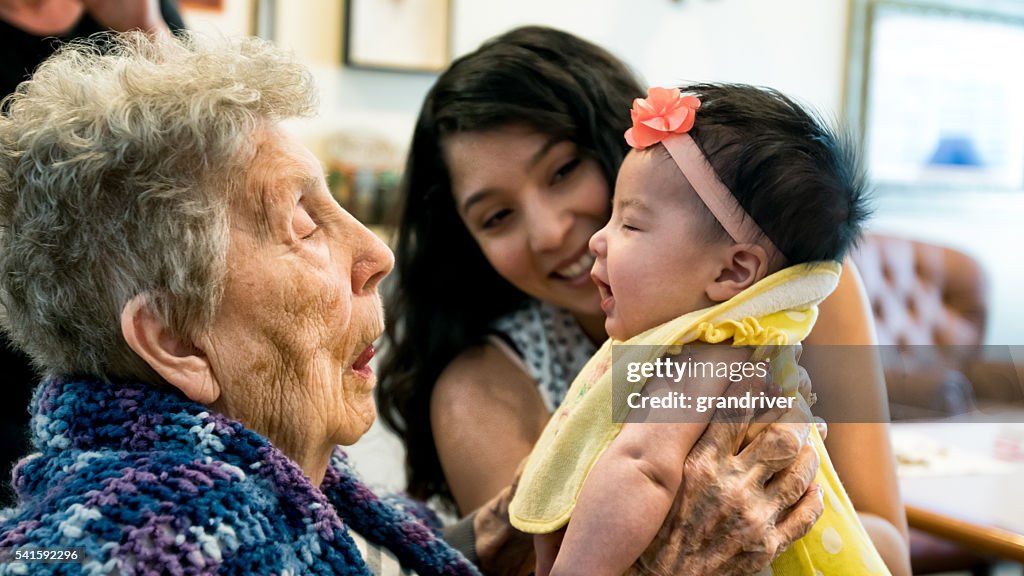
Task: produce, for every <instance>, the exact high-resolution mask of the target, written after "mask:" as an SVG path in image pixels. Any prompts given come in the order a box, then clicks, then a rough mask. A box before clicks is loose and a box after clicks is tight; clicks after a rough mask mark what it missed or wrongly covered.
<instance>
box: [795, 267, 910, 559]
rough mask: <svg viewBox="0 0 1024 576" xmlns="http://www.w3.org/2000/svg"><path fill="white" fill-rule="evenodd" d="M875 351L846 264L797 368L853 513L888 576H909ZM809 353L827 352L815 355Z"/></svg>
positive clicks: (862, 300)
mask: <svg viewBox="0 0 1024 576" xmlns="http://www.w3.org/2000/svg"><path fill="white" fill-rule="evenodd" d="M875 343H876V341H875V332H874V322H873V319H872V315H871V308H870V306H869V305H868V299H867V295H866V293H865V292H864V287H863V285H862V284H861V280H860V274H859V273H858V272H857V268H856V266H854V264H853V262H851V261H850V260H849V259H847V260H846V261H845V262H844V263H843V275H842V277H841V278H840V281H839V286H838V288H837V289H836V291H835V292H834V293H833V294H832V295H831V296H829V297H828V299H827V300H825V302H823V303H822V305H821V308H820V315H819V317H818V322H817V324H816V325H815V327H814V331H813V332H812V333H811V335H810V336H809V337H808V338H807V340H806V341H805V342H804V356H803V357H802V358H801V363H802V364H803V365H804V367H805V368H806V369H807V371H808V373H809V374H810V377H811V381H812V382H813V383H814V389H815V393H816V394H817V396H818V399H819V405H817V406H815V407H814V408H813V410H814V412H815V415H817V416H821V417H822V418H824V420H825V421H826V422H828V427H829V428H828V430H829V431H828V438H827V440H826V441H825V444H826V446H827V447H828V453H829V456H830V457H831V458H832V463H833V464H834V465H835V467H836V471H837V472H838V473H839V477H840V478H841V479H842V481H843V485H844V486H845V487H846V491H847V493H848V494H849V496H850V499H851V500H852V501H853V505H854V507H855V508H856V509H857V511H858V512H859V513H861V516H862V520H863V521H864V525H865V528H866V529H867V530H868V533H869V535H870V536H871V538H872V540H873V541H874V542H875V546H876V547H877V548H878V550H879V552H881V553H882V556H883V558H884V559H885V561H886V563H887V564H888V565H889V568H890V570H891V571H892V572H893V574H895V575H898V574H909V573H910V565H909V556H908V552H907V550H908V541H909V536H908V533H907V517H906V514H905V512H904V510H903V502H902V499H901V498H900V494H899V487H898V484H897V479H896V465H895V460H894V458H893V453H892V445H891V442H890V439H889V426H888V424H887V423H886V422H887V421H888V401H887V396H886V389H885V378H884V376H883V374H882V369H881V363H880V360H879V358H878V355H877V351H876V350H875V349H874V348H873V346H874V345H875ZM815 346H830V347H831V348H829V349H827V351H825V352H816V351H815V350H814V348H815ZM839 346H842V348H838V347H839ZM818 354H821V355H820V356H818ZM815 358H820V359H821V360H822V361H821V362H820V364H819V363H817V362H815V361H814V359H815ZM830 399H831V400H832V401H830Z"/></svg>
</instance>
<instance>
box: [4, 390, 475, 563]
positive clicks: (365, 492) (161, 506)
mask: <svg viewBox="0 0 1024 576" xmlns="http://www.w3.org/2000/svg"><path fill="white" fill-rule="evenodd" d="M33 413H34V416H33V418H32V436H33V443H34V445H35V448H36V450H38V451H39V453H38V454H33V455H31V456H29V457H28V458H26V459H24V460H22V461H21V462H20V463H19V464H18V466H17V468H16V469H15V472H14V486H15V489H16V491H17V494H18V502H19V503H18V506H17V507H16V508H14V509H10V510H7V511H4V512H3V513H0V548H2V547H21V546H38V547H51V548H52V547H58V546H60V547H78V548H82V549H84V552H85V556H86V557H87V560H86V561H85V563H84V564H79V565H71V566H69V565H67V564H32V565H31V566H29V568H30V570H31V571H32V573H38V572H48V571H60V570H66V569H68V568H72V569H73V571H74V572H78V570H79V569H80V570H81V572H82V573H92V574H95V573H100V574H102V573H109V572H119V573H121V574H182V575H185V574H211V573H217V574H290V575H297V574H318V575H319V574H353V575H355V574H359V575H368V574H370V572H369V569H368V568H367V566H366V564H365V563H364V562H363V559H362V557H361V556H360V554H359V552H358V550H357V549H356V545H355V543H354V542H353V540H352V538H350V537H349V535H348V532H347V529H348V527H351V528H352V529H353V530H355V531H356V532H358V533H359V534H361V535H362V536H363V537H364V538H366V539H367V540H368V541H369V542H371V543H372V544H373V545H377V546H381V547H384V548H387V549H388V550H390V551H391V552H392V553H394V554H395V556H396V557H397V558H398V560H399V561H400V562H401V563H402V565H403V566H405V567H408V568H412V569H414V570H415V571H417V572H418V573H419V574H422V575H427V574H444V575H457V574H477V571H476V569H475V568H474V567H473V566H472V565H471V564H470V563H469V562H468V561H466V559H465V558H464V557H463V556H462V555H461V554H459V553H458V552H457V551H455V550H454V549H452V548H450V547H449V546H448V545H447V544H445V543H444V541H443V540H441V539H440V537H439V535H438V533H437V532H436V531H435V530H436V528H437V527H438V526H437V523H436V518H435V517H432V516H431V515H430V514H429V513H427V512H425V509H423V508H420V507H418V506H416V505H414V504H413V503H412V502H411V501H408V500H402V499H400V498H395V499H387V498H385V499H381V498H379V497H377V496H376V495H375V494H373V493H372V492H371V491H370V490H369V489H368V488H367V487H366V486H365V485H364V484H362V483H361V482H360V481H359V479H358V478H357V477H356V475H355V474H354V473H353V471H352V470H351V468H350V467H349V465H348V463H347V462H346V460H345V455H344V453H343V452H342V451H341V450H340V449H336V450H335V452H334V454H333V455H332V458H331V461H330V466H329V468H328V470H327V473H326V476H325V477H324V480H323V483H322V484H321V486H320V487H319V488H317V487H316V486H314V485H313V484H312V483H311V482H310V481H309V479H308V478H307V477H306V476H305V475H304V474H303V472H302V470H301V469H300V468H299V467H298V465H297V464H295V463H294V462H293V461H291V460H290V459H288V458H287V457H286V456H285V455H284V454H283V453H282V452H281V451H280V450H278V449H277V448H275V447H274V446H272V445H271V444H270V442H269V441H268V440H267V439H266V438H264V437H262V436H260V435H258V434H256V433H255V432H252V431H251V430H248V429H246V428H245V427H244V426H242V424H241V423H239V422H237V421H234V420H231V419H229V418H227V417H225V416H222V415H220V414H216V413H212V412H210V411H209V410H208V409H207V408H205V407H204V406H202V405H200V404H196V403H194V402H191V401H189V400H188V399H187V398H185V397H184V396H182V395H180V394H179V393H176V392H171V391H166V390H159V389H156V388H154V387H152V386H148V385H145V384H140V383H106V382H98V381H91V380H86V379H80V378H52V379H49V380H46V381H44V382H43V384H42V385H41V386H40V387H39V389H38V390H37V391H36V394H35V398H34V400H33ZM15 567H16V563H14V564H0V572H5V571H7V570H8V569H10V570H11V571H12V573H13V572H14V571H15V570H14V568H15ZM61 573H64V572H61Z"/></svg>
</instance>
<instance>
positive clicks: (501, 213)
mask: <svg viewBox="0 0 1024 576" xmlns="http://www.w3.org/2000/svg"><path fill="white" fill-rule="evenodd" d="M510 214H512V211H511V210H509V209H508V208H504V209H502V210H498V211H497V212H495V213H494V214H492V215H490V216H488V217H487V219H486V220H484V222H483V224H481V225H480V227H481V228H483V229H484V230H487V229H489V228H494V227H496V226H498V225H500V224H501V223H502V222H504V221H505V219H507V218H508V217H509V215H510Z"/></svg>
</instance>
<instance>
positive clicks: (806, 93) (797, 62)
mask: <svg viewBox="0 0 1024 576" xmlns="http://www.w3.org/2000/svg"><path fill="white" fill-rule="evenodd" d="M249 4H250V3H249V2H246V1H244V0H227V1H226V6H227V13H229V14H227V16H230V17H225V18H224V22H223V24H222V26H221V28H222V29H226V30H227V31H229V32H231V33H239V32H245V30H244V27H245V26H247V22H248V21H247V20H246V19H245V18H242V17H240V16H239V12H240V10H241V11H242V12H244V9H243V8H240V6H242V7H244V6H248V5H249ZM277 4H278V10H277V38H278V43H279V44H281V45H282V46H285V47H287V48H290V49H292V50H295V51H296V53H297V54H298V55H299V56H300V57H301V58H302V59H303V60H304V61H305V62H307V63H308V64H309V65H310V66H311V67H312V68H313V69H314V71H315V73H316V75H317V78H318V80H319V84H320V86H321V90H322V91H323V98H322V112H321V117H320V118H319V119H317V120H316V121H314V122H305V123H300V124H298V125H297V128H296V129H298V130H300V131H301V132H302V133H303V134H304V135H305V136H306V138H307V140H309V141H310V143H311V144H312V145H313V147H314V149H318V148H319V147H320V143H321V139H322V138H323V137H324V136H325V135H326V134H328V133H330V132H333V131H335V130H339V129H344V130H354V131H359V132H365V133H369V134H381V135H385V136H388V137H391V138H393V139H394V140H395V141H396V142H397V143H400V144H403V145H404V143H406V142H407V141H408V140H409V137H410V136H411V134H412V126H413V123H414V121H415V117H416V113H417V112H418V110H419V105H420V103H421V101H422V99H423V96H424V95H425V94H426V92H427V90H428V89H429V88H430V86H431V84H432V83H433V81H434V79H435V78H436V76H435V75H430V74H409V73H397V72H383V71H366V70H353V69H349V68H343V67H341V66H340V63H341V46H342V31H343V27H342V20H343V14H344V10H343V6H342V2H340V1H338V0H287V2H285V1H282V0H279V1H278V2H277ZM451 5H452V10H453V13H452V17H451V21H452V38H451V41H452V49H453V53H454V54H455V55H456V56H457V55H461V54H464V53H466V52H469V51H472V50H473V49H475V48H476V47H477V46H478V45H479V44H480V43H481V42H482V41H483V40H485V39H487V38H489V37H491V36H493V35H495V34H499V33H501V32H504V31H506V30H508V29H510V28H512V27H514V26H517V25H522V24H545V25H549V26H555V27H558V28H562V29H565V30H567V31H570V32H574V33H576V34H579V35H581V36H583V37H585V38H588V39H590V40H592V41H594V42H597V43H598V44H600V45H602V46H604V47H606V48H608V49H609V50H611V51H612V52H613V53H615V54H617V55H618V56H620V57H622V58H623V59H625V60H626V61H627V62H629V63H630V64H631V65H632V66H633V68H634V69H635V70H636V71H637V72H638V73H639V74H640V76H641V77H642V78H644V79H645V80H646V81H648V82H649V83H652V84H654V83H657V84H676V83H679V82H681V81H684V80H723V81H736V82H749V83H757V84H765V85H770V86H773V87H776V88H779V89H781V90H783V91H785V92H787V93H789V94H792V95H794V96H798V97H800V98H801V99H803V100H805V101H806V102H808V103H810V104H812V105H814V106H815V107H817V108H819V109H821V110H822V111H825V112H835V113H837V114H838V112H839V111H840V108H841V101H842V93H843V78H844V75H845V54H846V52H845V50H846V29H847V25H846V22H847V2H845V1H844V0H774V1H772V2H765V1H764V0H728V1H723V0H683V1H680V2H675V1H673V0H518V1H516V2H508V1H506V0H452V2H451ZM186 19H187V21H188V24H189V25H190V26H195V25H202V26H204V27H206V26H210V25H214V26H215V25H216V22H215V21H212V20H211V18H210V17H209V15H208V14H203V13H186ZM798 20H799V22H798ZM804 22H806V23H804ZM318 151H319V152H322V149H318Z"/></svg>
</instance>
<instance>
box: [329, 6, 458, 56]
mask: <svg viewBox="0 0 1024 576" xmlns="http://www.w3.org/2000/svg"><path fill="white" fill-rule="evenodd" d="M344 29H345V39H344V48H343V61H344V63H345V65H346V66H349V67H353V68H364V69H370V70H393V71H404V72H422V73H437V72H441V71H443V70H444V69H445V68H447V67H448V64H449V63H451V30H450V29H451V0H347V2H346V3H345V26H344Z"/></svg>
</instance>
